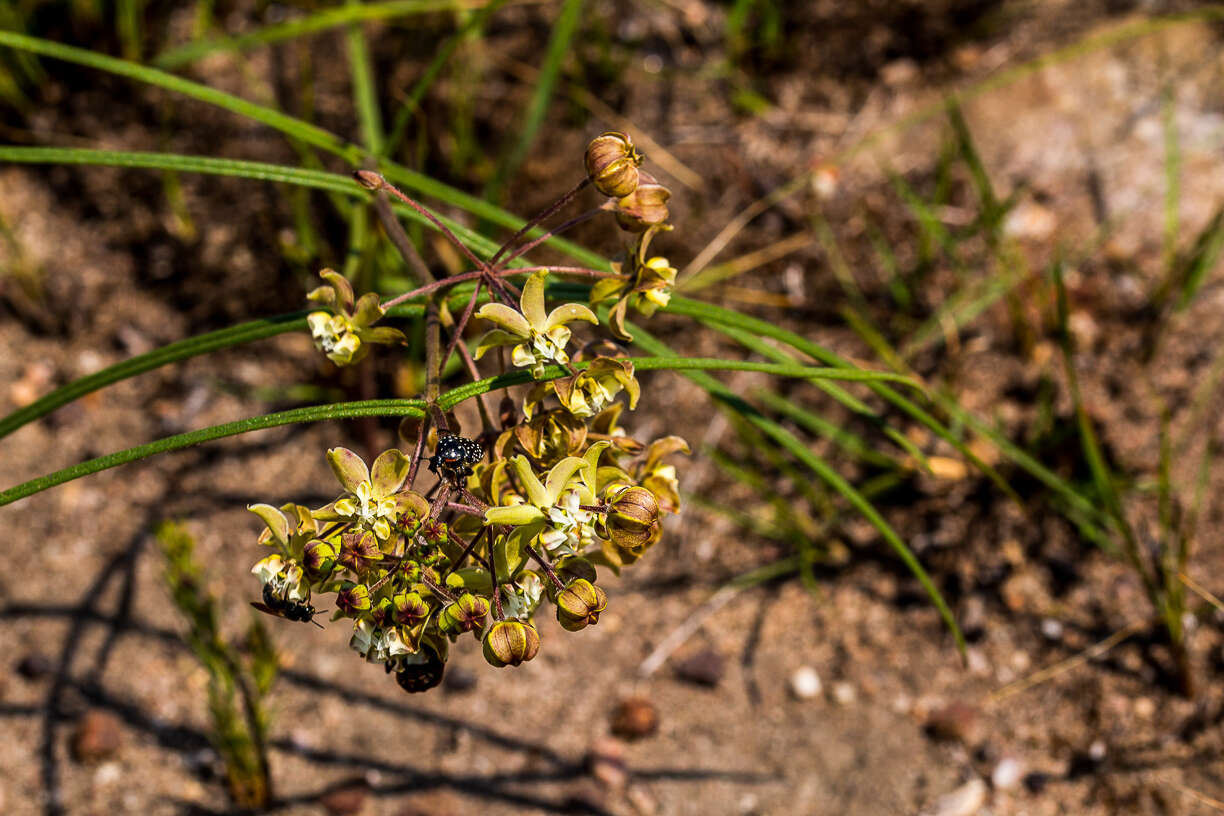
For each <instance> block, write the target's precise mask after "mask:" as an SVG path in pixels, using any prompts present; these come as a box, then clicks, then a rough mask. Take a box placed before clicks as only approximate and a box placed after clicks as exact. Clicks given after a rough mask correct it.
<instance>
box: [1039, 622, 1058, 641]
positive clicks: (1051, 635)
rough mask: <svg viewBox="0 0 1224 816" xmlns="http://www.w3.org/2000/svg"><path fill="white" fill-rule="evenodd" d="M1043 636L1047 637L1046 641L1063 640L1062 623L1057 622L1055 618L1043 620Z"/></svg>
mask: <svg viewBox="0 0 1224 816" xmlns="http://www.w3.org/2000/svg"><path fill="white" fill-rule="evenodd" d="M1041 634H1042V635H1044V636H1045V638H1046V640H1062V636H1063V625H1062V622H1061V621H1056V620H1054V619H1053V618H1043V619H1042V621H1041Z"/></svg>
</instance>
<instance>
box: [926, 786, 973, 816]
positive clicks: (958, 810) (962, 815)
mask: <svg viewBox="0 0 1224 816" xmlns="http://www.w3.org/2000/svg"><path fill="white" fill-rule="evenodd" d="M984 804H986V783H985V782H983V781H982V780H980V779H970V780H969V781H968V782H966V783H965V784H963V785H961V786H960V787H959V788H957V789H956V790H954V791H952V792H951V793H945V794H944V795H943V796H941V797H939V798H938V799H936V800H935V807H934V808H933V809H932V810H931V811H929V812H930V814H931V816H973V814H975V813H977V812H978V811H979V810H981V809H982V805H984Z"/></svg>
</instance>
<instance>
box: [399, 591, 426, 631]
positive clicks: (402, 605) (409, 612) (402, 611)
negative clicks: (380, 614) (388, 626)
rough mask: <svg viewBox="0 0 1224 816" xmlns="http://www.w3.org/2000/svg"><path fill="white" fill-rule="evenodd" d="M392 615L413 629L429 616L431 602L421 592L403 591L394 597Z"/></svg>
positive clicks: (400, 622)
mask: <svg viewBox="0 0 1224 816" xmlns="http://www.w3.org/2000/svg"><path fill="white" fill-rule="evenodd" d="M392 604H393V609H392V612H391V617H392V618H393V619H394V620H395V622H396V623H398V624H401V625H403V626H407V627H408V628H409V629H411V628H412V627H414V626H417V625H418V624H420V623H421V622H422V621H423V620H425V619H426V618H428V617H429V604H427V603H426V602H425V599H424V598H422V597H421V595H420V593H419V592H401V593H399V594H398V595H396V596H395V598H393V599H392Z"/></svg>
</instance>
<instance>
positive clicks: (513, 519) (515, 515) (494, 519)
mask: <svg viewBox="0 0 1224 816" xmlns="http://www.w3.org/2000/svg"><path fill="white" fill-rule="evenodd" d="M484 517H485V522H486V523H487V524H509V525H511V526H513V527H520V526H522V525H524V524H531V523H533V522H536V521H540V520H541V519H543V518H544V513H543V512H542V511H541V510H540V508H538V507H533V506H532V505H530V504H516V505H513V506H511V507H490V508H489V509H488V510H485V515H484Z"/></svg>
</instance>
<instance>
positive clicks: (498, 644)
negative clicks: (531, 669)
mask: <svg viewBox="0 0 1224 816" xmlns="http://www.w3.org/2000/svg"><path fill="white" fill-rule="evenodd" d="M483 651H484V659H485V660H487V661H488V662H489V665H491V666H494V667H496V668H499V669H501V668H504V667H506V666H518V665H520V664H522V663H523V662H524V661H526V660H531V659H532V658H533V657H535V656H536V654H537V653H538V652H539V651H540V635H539V633H538V632H536V629H535V627H534V626H532V625H531V624H530V623H523V622H522V621H516V620H507V621H498V622H497V623H495V624H493V625H492V626H491V627H489V631H488V632H487V633H486V634H485V638H484V650H483Z"/></svg>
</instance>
